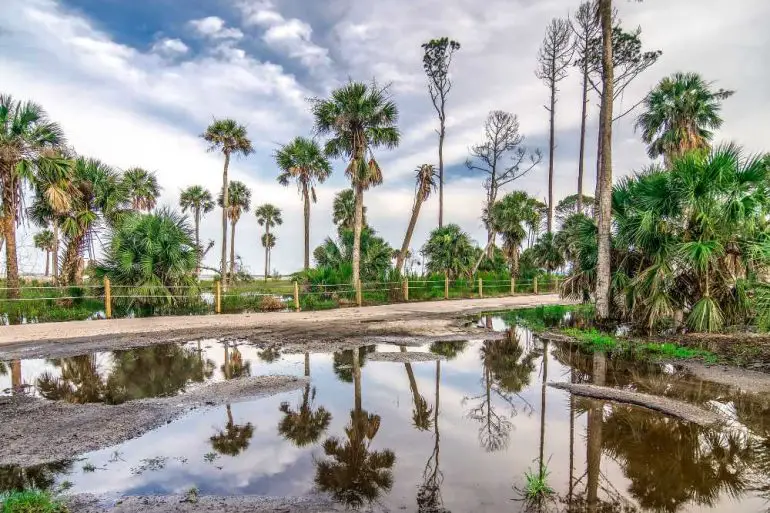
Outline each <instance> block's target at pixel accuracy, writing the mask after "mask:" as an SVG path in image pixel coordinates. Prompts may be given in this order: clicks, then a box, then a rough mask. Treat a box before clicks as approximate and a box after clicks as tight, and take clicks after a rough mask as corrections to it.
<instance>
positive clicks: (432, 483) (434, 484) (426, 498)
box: [417, 346, 450, 513]
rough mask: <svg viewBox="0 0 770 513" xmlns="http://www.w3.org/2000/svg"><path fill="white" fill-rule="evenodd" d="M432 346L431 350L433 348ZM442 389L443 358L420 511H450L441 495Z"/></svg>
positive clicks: (419, 496)
mask: <svg viewBox="0 0 770 513" xmlns="http://www.w3.org/2000/svg"><path fill="white" fill-rule="evenodd" d="M432 348H433V347H432V346H431V350H432ZM440 390H441V360H437V361H436V390H435V395H434V403H433V412H434V413H433V452H431V454H430V457H429V458H428V461H427V462H426V463H425V469H424V470H423V471H422V483H421V484H420V486H419V488H418V489H417V512H418V513H450V511H449V510H448V509H446V508H445V507H444V500H443V498H442V496H441V485H442V483H443V482H444V473H443V472H441V466H440V461H439V455H440V446H441V443H440V436H439V426H438V424H439V395H440Z"/></svg>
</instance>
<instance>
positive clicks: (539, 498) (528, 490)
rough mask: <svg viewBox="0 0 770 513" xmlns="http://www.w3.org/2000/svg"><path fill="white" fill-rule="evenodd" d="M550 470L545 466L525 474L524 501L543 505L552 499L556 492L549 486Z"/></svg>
mask: <svg viewBox="0 0 770 513" xmlns="http://www.w3.org/2000/svg"><path fill="white" fill-rule="evenodd" d="M549 474H550V472H548V468H547V467H546V466H545V465H543V466H542V468H539V469H538V470H537V471H533V470H527V471H526V472H524V479H525V480H526V485H525V487H524V499H525V500H526V501H527V502H530V503H541V502H543V501H544V500H546V499H548V498H549V497H551V496H552V495H553V494H554V493H555V492H554V490H553V488H551V486H550V485H549V484H548V475H549Z"/></svg>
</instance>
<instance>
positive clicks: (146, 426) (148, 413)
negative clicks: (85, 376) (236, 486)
mask: <svg viewBox="0 0 770 513" xmlns="http://www.w3.org/2000/svg"><path fill="white" fill-rule="evenodd" d="M306 383H307V379H306V378H297V377H293V376H261V377H255V378H243V379H235V380H231V381H224V382H220V383H211V384H209V385H204V386H201V387H197V388H195V389H192V390H190V391H189V392H187V393H185V394H182V395H179V396H174V397H164V398H155V399H142V400H138V401H128V402H126V403H123V404H119V405H105V404H70V403H66V402H63V401H48V400H44V399H37V398H32V397H28V396H11V397H0V440H2V441H3V443H2V444H0V465H21V466H25V467H26V466H31V465H38V464H42V463H48V462H54V461H60V460H63V459H68V458H72V457H75V456H78V455H80V454H83V453H85V452H89V451H94V450H97V449H101V448H104V447H109V446H112V445H116V444H118V443H121V442H123V441H125V440H128V439H131V438H135V437H137V436H140V435H142V434H144V433H146V432H147V431H149V430H151V429H154V428H156V427H159V426H161V425H163V424H166V423H168V422H171V421H172V420H174V419H176V418H178V417H179V416H180V415H182V414H184V413H186V412H189V411H191V410H194V409H197V408H206V407H211V406H216V405H221V404H225V403H231V402H239V401H243V400H247V399H251V398H255V397H263V396H268V395H274V394H278V393H281V392H288V391H291V390H295V389H299V388H302V387H303V386H304V385H305V384H306Z"/></svg>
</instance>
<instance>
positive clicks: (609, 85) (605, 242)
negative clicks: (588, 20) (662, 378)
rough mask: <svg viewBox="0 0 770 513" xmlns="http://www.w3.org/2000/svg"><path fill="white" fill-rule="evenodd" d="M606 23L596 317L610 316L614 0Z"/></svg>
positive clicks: (607, 6) (605, 3) (604, 0)
mask: <svg viewBox="0 0 770 513" xmlns="http://www.w3.org/2000/svg"><path fill="white" fill-rule="evenodd" d="M599 15H600V17H601V23H602V71H603V73H602V75H603V76H602V81H603V89H602V109H601V120H602V129H601V136H602V160H601V163H602V166H601V189H600V191H599V195H600V198H601V199H600V201H599V226H598V238H599V254H598V260H597V265H596V317H597V318H598V319H599V320H602V319H607V318H609V316H610V281H611V278H612V269H611V267H610V265H611V262H610V230H611V228H612V100H613V92H614V91H613V89H614V88H613V85H614V84H613V81H614V69H613V61H612V0H600V4H599Z"/></svg>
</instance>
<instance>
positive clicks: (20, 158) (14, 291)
mask: <svg viewBox="0 0 770 513" xmlns="http://www.w3.org/2000/svg"><path fill="white" fill-rule="evenodd" d="M63 145H64V134H63V133H62V131H61V128H60V127H59V125H58V124H56V123H54V122H52V121H50V120H49V119H48V116H47V115H46V112H45V111H44V110H43V108H42V107H41V106H40V105H38V104H36V103H32V102H21V101H17V100H15V99H14V98H13V97H12V96H10V95H6V94H0V183H2V209H3V210H2V222H3V239H4V242H5V256H6V258H5V270H6V283H7V287H8V297H9V298H11V299H15V298H18V297H19V262H18V257H17V255H16V225H17V224H18V221H19V216H20V215H23V213H24V211H23V209H21V208H20V204H21V196H22V191H23V188H24V183H25V181H29V180H30V179H31V178H33V177H34V176H35V174H36V172H37V171H38V170H39V169H40V168H41V167H43V166H53V167H66V166H67V165H68V164H67V163H66V161H65V160H64V159H60V158H57V157H56V156H53V157H52V156H50V154H49V153H48V150H51V149H56V148H59V147H61V146H63Z"/></svg>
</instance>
